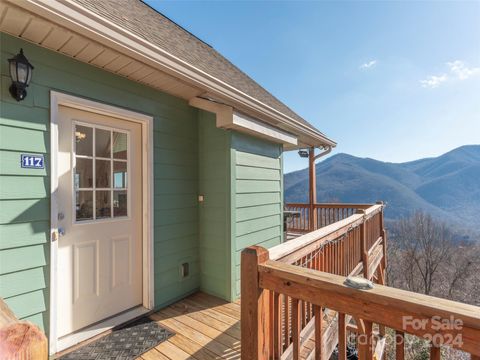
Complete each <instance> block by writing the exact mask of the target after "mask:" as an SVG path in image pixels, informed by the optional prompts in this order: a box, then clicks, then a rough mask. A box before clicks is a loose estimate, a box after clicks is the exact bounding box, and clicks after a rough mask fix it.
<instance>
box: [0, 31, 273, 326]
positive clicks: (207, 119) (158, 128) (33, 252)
mask: <svg viewBox="0 0 480 360" xmlns="http://www.w3.org/2000/svg"><path fill="white" fill-rule="evenodd" d="M0 42H1V45H2V46H1V52H0V54H1V58H0V75H1V77H0V99H1V102H0V106H1V107H0V297H2V298H4V299H5V301H6V302H7V304H8V305H9V306H10V307H11V308H12V309H13V310H14V312H15V313H16V315H17V316H18V317H20V318H23V319H27V320H30V321H33V322H34V323H37V324H39V325H40V326H41V327H42V328H43V329H45V330H46V331H47V332H48V319H49V309H48V305H49V303H48V297H49V288H48V284H49V273H50V268H49V254H50V246H49V244H50V243H49V231H50V230H49V228H50V215H49V214H50V168H49V161H48V160H49V155H50V153H49V152H50V132H49V130H50V118H49V116H50V115H49V114H50V100H49V96H50V91H51V90H55V91H61V92H66V93H69V94H72V95H76V96H80V97H86V98H91V99H93V100H95V101H99V102H104V103H107V104H111V105H114V106H120V107H124V108H127V109H130V110H133V111H139V112H142V113H146V114H151V115H152V116H153V117H154V134H153V137H154V143H153V152H154V194H153V196H154V214H153V216H154V230H155V237H154V284H155V307H156V308H160V307H163V306H165V305H167V304H169V303H171V302H174V301H176V300H178V299H180V298H182V297H184V296H185V295H187V294H189V293H191V292H193V291H196V290H197V289H199V288H201V289H203V290H204V291H206V292H209V293H212V294H214V295H217V296H220V297H222V298H225V299H235V298H237V297H238V296H239V281H240V274H239V273H240V253H241V250H242V249H243V248H244V247H246V246H250V245H253V244H261V245H262V246H265V247H271V246H274V245H276V244H278V243H280V242H281V241H282V204H283V195H282V187H283V183H282V181H283V180H282V179H283V174H282V158H281V154H282V147H281V146H280V145H278V144H274V143H270V142H268V141H264V140H260V139H256V138H253V137H251V136H247V135H242V134H240V133H236V132H233V131H225V130H221V129H217V128H216V126H215V116H214V115H213V114H210V113H207V112H203V111H198V110H197V109H194V108H192V107H189V106H188V104H187V103H186V102H185V101H184V100H181V99H178V98H175V97H173V96H170V95H167V94H164V93H161V92H158V91H155V90H153V89H151V88H148V87H146V86H143V85H141V84H138V83H134V82H131V81H129V80H128V79H125V78H123V77H119V76H115V75H113V74H110V73H108V72H105V71H103V70H100V69H98V68H95V67H92V66H89V65H87V64H83V63H81V62H78V61H76V60H74V59H70V58H67V57H65V56H62V55H60V54H56V53H54V52H51V51H49V50H46V49H42V48H40V47H38V46H35V45H32V44H29V43H27V42H24V41H22V40H20V39H16V38H13V37H10V36H8V35H5V34H1V38H0ZM20 48H23V49H24V51H25V54H26V55H27V57H28V58H29V60H30V61H31V62H32V64H33V65H34V66H35V70H34V73H33V79H32V83H31V85H30V87H29V88H28V96H27V98H26V99H25V100H24V101H22V102H16V101H15V100H14V99H12V98H11V96H10V94H9V92H8V87H9V86H10V78H9V75H8V68H7V61H6V60H7V59H8V58H10V57H11V56H13V55H14V54H16V53H17V52H18V50H19V49H20ZM22 152H28V153H39V154H45V156H46V169H43V170H32V169H22V168H20V166H19V159H20V154H21V153H22ZM198 194H203V195H204V196H205V201H204V202H203V203H201V204H200V205H199V204H198V198H197V197H198ZM184 262H188V263H189V264H190V276H188V277H187V278H184V279H182V278H181V273H180V265H181V264H182V263H184Z"/></svg>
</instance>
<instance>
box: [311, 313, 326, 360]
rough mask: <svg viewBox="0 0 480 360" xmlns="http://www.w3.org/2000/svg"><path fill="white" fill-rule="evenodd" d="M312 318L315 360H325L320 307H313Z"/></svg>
mask: <svg viewBox="0 0 480 360" xmlns="http://www.w3.org/2000/svg"><path fill="white" fill-rule="evenodd" d="M313 316H314V317H315V320H314V322H315V360H323V359H324V358H325V347H324V342H323V309H322V307H321V306H318V305H313Z"/></svg>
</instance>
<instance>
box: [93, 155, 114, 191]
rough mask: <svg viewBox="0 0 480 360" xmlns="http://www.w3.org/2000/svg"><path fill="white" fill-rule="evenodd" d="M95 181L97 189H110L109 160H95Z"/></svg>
mask: <svg viewBox="0 0 480 360" xmlns="http://www.w3.org/2000/svg"><path fill="white" fill-rule="evenodd" d="M95 179H96V180H95V186H96V187H97V188H108V187H110V160H98V159H95Z"/></svg>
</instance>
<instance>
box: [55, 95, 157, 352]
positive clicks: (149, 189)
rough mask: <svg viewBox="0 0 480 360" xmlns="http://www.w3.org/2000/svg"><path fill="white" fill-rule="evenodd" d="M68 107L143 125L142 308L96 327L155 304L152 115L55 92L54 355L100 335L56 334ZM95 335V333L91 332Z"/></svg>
mask: <svg viewBox="0 0 480 360" xmlns="http://www.w3.org/2000/svg"><path fill="white" fill-rule="evenodd" d="M61 105H62V106H67V107H71V108H75V109H79V110H84V111H89V112H93V113H97V114H101V115H106V116H111V117H115V118H118V119H122V120H128V121H132V122H136V123H140V124H141V126H142V153H143V156H142V189H143V191H142V192H143V199H142V200H143V201H142V208H143V210H142V213H143V214H142V215H143V216H142V222H143V224H142V225H143V226H142V229H143V234H142V235H143V244H142V249H143V250H142V251H143V254H142V255H143V261H142V264H143V269H142V273H143V276H142V279H143V303H142V307H140V308H136V309H132V310H130V311H127V312H124V313H121V314H119V315H118V316H115V317H113V318H110V319H107V320H105V321H104V322H102V323H100V324H96V325H95V328H96V329H101V331H105V330H107V329H108V328H111V327H113V326H114V325H118V324H119V323H120V322H125V321H127V320H129V319H131V318H132V317H136V316H139V315H140V313H143V312H144V311H145V312H148V311H150V310H151V309H153V307H154V279H153V277H154V264H153V239H154V236H153V117H152V116H149V115H145V114H141V113H137V112H134V111H130V110H126V109H123V108H119V107H115V106H111V105H107V104H103V103H100V102H96V101H92V100H88V99H84V98H81V97H76V96H72V95H68V94H63V93H60V92H56V91H51V92H50V144H51V148H50V185H51V189H50V191H51V193H50V195H51V199H50V201H51V210H50V227H51V229H50V231H51V234H50V236H51V242H50V245H51V246H50V307H49V311H50V331H49V354H50V355H53V354H55V353H57V352H59V351H61V350H63V349H65V348H66V347H69V346H72V345H75V344H76V343H78V342H81V341H83V340H86V339H87V338H89V337H91V336H94V335H95V334H98V333H99V332H95V334H94V332H92V330H91V329H90V330H89V328H86V329H84V330H82V331H79V332H76V333H75V334H73V335H71V336H68V337H69V339H62V340H61V341H59V339H58V336H57V307H58V306H57V297H56V294H57V290H58V284H57V271H58V269H57V262H58V242H57V239H58V223H57V218H58V206H57V189H58V172H57V153H58V123H57V121H58V108H59V106H61ZM101 331H100V332H101ZM92 334H93V335H92Z"/></svg>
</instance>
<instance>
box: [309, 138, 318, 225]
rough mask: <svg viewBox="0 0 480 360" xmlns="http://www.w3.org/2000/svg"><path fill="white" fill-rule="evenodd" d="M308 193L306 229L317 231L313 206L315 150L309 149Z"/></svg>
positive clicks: (315, 187)
mask: <svg viewBox="0 0 480 360" xmlns="http://www.w3.org/2000/svg"><path fill="white" fill-rule="evenodd" d="M308 155H309V156H308V177H309V182H308V186H309V189H308V193H309V196H308V198H309V202H310V208H309V223H308V228H309V230H310V231H314V230H316V229H317V226H316V223H317V217H316V209H315V204H316V202H317V179H316V174H315V148H314V147H311V148H310V150H309V153H308Z"/></svg>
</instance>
